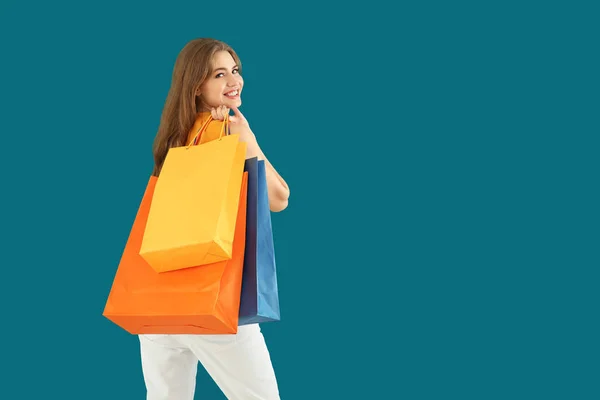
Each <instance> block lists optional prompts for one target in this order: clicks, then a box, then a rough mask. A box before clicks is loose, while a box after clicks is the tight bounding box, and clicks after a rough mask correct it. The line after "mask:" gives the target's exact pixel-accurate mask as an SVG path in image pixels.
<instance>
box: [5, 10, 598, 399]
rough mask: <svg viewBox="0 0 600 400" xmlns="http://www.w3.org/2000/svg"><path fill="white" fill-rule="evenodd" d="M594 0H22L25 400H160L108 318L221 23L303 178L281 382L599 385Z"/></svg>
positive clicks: (279, 144)
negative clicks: (165, 127) (175, 128)
mask: <svg viewBox="0 0 600 400" xmlns="http://www.w3.org/2000/svg"><path fill="white" fill-rule="evenodd" d="M411 4H413V3H411ZM569 4H571V3H569ZM575 4H576V3H573V5H572V6H571V5H567V4H566V3H565V4H563V5H560V3H558V2H556V3H553V2H550V3H548V2H536V3H533V2H514V4H513V5H511V4H510V2H508V3H507V2H502V3H497V4H496V3H494V4H491V3H489V4H488V3H482V2H458V3H457V2H425V3H421V2H419V3H414V5H403V4H397V5H395V6H394V5H392V3H391V2H388V3H384V2H377V1H376V2H373V1H370V2H362V3H355V4H351V3H344V4H343V5H342V4H340V5H337V6H336V5H333V4H331V5H330V4H329V3H326V2H319V3H315V4H311V3H310V2H308V3H307V2H304V3H289V4H286V3H282V2H279V3H274V2H273V3H272V4H270V5H268V4H265V3H262V2H261V3H258V2H198V1H195V2H170V3H168V5H162V6H160V5H158V3H157V4H153V3H148V2H123V3H119V2H115V1H105V2H101V3H85V2H74V1H69V2H67V1H56V2H41V1H37V2H17V1H4V2H2V5H0V68H1V73H0V92H1V104H0V113H1V117H0V121H1V133H2V135H1V137H2V144H1V147H0V148H1V149H2V156H1V157H0V165H1V167H2V172H3V175H2V185H1V187H2V196H1V198H2V207H1V210H2V232H3V235H2V240H1V246H2V251H1V253H0V254H2V260H1V264H2V271H3V273H2V278H1V279H2V282H3V290H2V291H0V300H1V302H0V303H1V304H2V308H1V310H2V326H3V327H2V341H3V344H4V345H5V348H4V349H3V363H4V365H5V368H4V371H5V372H3V373H2V383H3V385H2V393H3V397H6V398H12V399H37V398H45V397H47V396H54V395H56V396H57V397H58V398H60V399H90V400H92V399H108V398H111V399H112V398H114V399H143V398H144V384H143V380H142V375H141V368H140V360H139V350H138V340H137V337H135V336H131V335H129V334H127V333H126V332H124V331H123V330H121V329H120V328H118V327H117V326H115V325H114V324H112V323H111V322H110V321H108V320H106V319H104V318H103V317H102V316H101V314H102V310H103V307H104V302H105V301H106V296H107V295H108V291H109V289H110V285H111V282H112V279H113V276H114V273H115V271H116V268H117V265H118V261H119V259H120V257H121V252H122V250H123V247H124V245H125V242H126V239H127V236H128V234H129V230H130V228H131V224H132V222H133V219H134V217H135V213H136V211H137V207H138V205H139V201H140V199H141V196H142V194H143V191H144V188H145V185H146V183H147V179H148V175H149V174H150V172H151V169H152V161H153V160H152V154H151V150H152V141H153V139H154V135H155V132H156V129H157V127H158V123H159V119H160V114H161V110H162V107H163V104H164V100H165V97H166V95H167V91H168V88H169V85H170V79H171V72H172V68H173V63H174V61H175V58H176V56H177V54H178V52H179V51H180V50H181V48H182V47H183V46H184V45H185V43H186V42H187V41H189V40H191V39H193V38H196V37H204V36H208V37H214V38H218V39H221V40H224V41H226V42H228V43H229V44H231V45H232V46H233V47H234V48H235V49H236V50H237V52H238V53H239V55H240V57H241V59H242V62H243V76H244V78H245V81H246V86H245V89H244V93H243V102H244V104H243V106H242V109H241V110H242V112H243V113H244V114H245V116H246V117H247V118H248V120H249V121H250V123H251V126H252V128H253V130H254V132H255V133H256V135H257V138H258V140H259V143H260V144H261V146H262V148H263V150H264V152H265V153H266V155H267V157H268V158H269V159H270V161H271V162H272V163H273V165H274V166H275V167H276V168H277V169H278V171H279V172H280V173H281V175H282V176H283V177H284V178H285V179H286V180H287V182H288V183H289V185H290V188H291V198H290V205H289V207H288V209H287V210H285V211H284V212H282V213H279V214H273V216H272V222H273V229H274V242H275V249H276V252H277V268H278V269H277V273H278V283H279V289H280V306H281V321H280V322H277V323H269V324H264V325H263V332H264V334H265V337H266V339H267V343H268V345H269V348H270V351H271V355H272V359H273V363H274V366H275V369H276V373H277V376H278V379H279V384H280V388H281V393H282V398H283V399H285V400H294V399H327V400H330V399H396V398H398V399H411V400H416V399H435V400H440V399H461V400H467V399H476V400H481V399H486V400H488V399H502V400H505V399H527V400H530V399H545V400H547V399H578V400H580V399H592V398H595V399H597V398H599V397H600V393H599V390H598V385H597V378H598V372H599V371H598V366H597V365H598V364H597V360H598V351H597V349H598V347H597V345H596V344H595V343H596V342H597V338H598V330H597V326H596V322H595V321H596V319H597V315H598V304H600V302H599V301H598V295H597V282H598V276H597V273H596V272H594V271H596V270H597V267H598V265H600V263H599V262H598V257H597V251H596V250H597V246H598V239H599V238H598V230H597V227H598V221H597V213H596V212H593V213H592V212H590V211H589V210H592V211H595V210H596V209H597V205H598V200H597V195H596V186H597V182H598V176H597V172H598V170H600V169H599V168H598V165H597V159H598V156H597V149H598V145H597V141H595V139H594V138H595V137H597V134H598V132H599V131H600V130H599V129H598V124H597V113H598V97H597V96H598V90H597V89H598V88H597V85H595V83H594V82H596V83H597V71H598V70H599V68H598V63H597V48H598V43H597V38H598V37H600V35H599V33H598V24H597V21H596V19H594V16H595V15H597V10H593V9H592V7H591V6H584V5H583V4H577V5H575ZM592 78H594V79H592ZM592 117H593V118H592ZM592 134H593V136H592ZM592 250H594V251H592ZM592 267H593V268H594V269H593V270H592ZM197 391H198V398H202V399H223V398H224V397H223V396H222V395H221V394H220V392H219V390H218V388H217V387H216V385H215V384H214V383H213V382H212V381H211V380H210V379H209V377H208V376H207V375H206V373H204V372H203V370H202V369H200V373H199V375H198V384H197Z"/></svg>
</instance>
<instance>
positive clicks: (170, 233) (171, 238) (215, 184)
mask: <svg viewBox="0 0 600 400" xmlns="http://www.w3.org/2000/svg"><path fill="white" fill-rule="evenodd" d="M209 121H210V119H209ZM227 121H228V119H226V121H224V122H223V131H225V126H226V125H227ZM199 134H201V133H200V132H199ZM245 159H246V143H244V142H241V141H240V140H239V135H237V134H236V135H224V136H221V137H220V138H219V139H216V140H212V141H210V142H207V143H203V144H199V145H193V143H189V144H188V145H187V146H180V147H173V148H171V149H169V152H168V153H167V156H166V158H165V161H164V163H163V167H162V170H161V173H160V176H159V177H158V180H157V182H156V187H155V189H154V196H153V198H152V203H151V206H150V211H149V214H148V220H147V224H146V229H145V231H144V236H143V240H142V245H141V248H140V255H141V256H142V257H143V258H144V260H146V262H148V264H149V265H150V266H151V267H152V268H153V269H154V270H155V271H157V272H166V271H174V270H178V269H183V268H189V267H195V266H199V265H205V264H210V263H214V262H217V261H223V260H228V259H231V257H232V246H233V236H234V232H235V224H236V214H237V210H238V202H239V197H240V187H241V182H242V174H243V172H244V161H245Z"/></svg>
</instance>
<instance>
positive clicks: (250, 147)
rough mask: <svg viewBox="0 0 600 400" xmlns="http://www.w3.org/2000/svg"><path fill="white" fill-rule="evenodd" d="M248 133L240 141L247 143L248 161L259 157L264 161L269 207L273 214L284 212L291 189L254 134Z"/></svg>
mask: <svg viewBox="0 0 600 400" xmlns="http://www.w3.org/2000/svg"><path fill="white" fill-rule="evenodd" d="M248 131H249V132H244V134H243V135H240V139H241V140H243V141H245V142H246V143H247V148H246V159H248V158H252V157H257V158H258V159H259V160H264V162H265V167H266V168H265V170H266V175H267V188H268V192H269V207H270V209H271V211H273V212H280V211H283V210H285V208H286V207H287V206H288V199H289V197H290V188H289V187H288V185H287V183H286V182H285V180H284V179H283V178H282V177H281V175H279V173H278V172H277V170H276V169H275V168H274V167H273V165H272V164H271V163H270V162H269V160H268V159H267V157H266V156H265V154H264V153H263V151H262V150H261V148H260V146H259V145H258V141H257V140H256V136H255V135H254V133H253V132H252V131H251V130H249V129H248Z"/></svg>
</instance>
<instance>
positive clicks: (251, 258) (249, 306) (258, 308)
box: [238, 157, 280, 326]
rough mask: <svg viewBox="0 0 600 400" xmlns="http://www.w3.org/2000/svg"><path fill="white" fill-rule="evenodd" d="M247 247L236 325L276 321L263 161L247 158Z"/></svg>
mask: <svg viewBox="0 0 600 400" xmlns="http://www.w3.org/2000/svg"><path fill="white" fill-rule="evenodd" d="M244 171H247V172H248V200H247V207H248V209H247V213H246V251H245V255H244V273H243V278H242V293H241V298H240V315H239V321H238V325H240V326H241V325H247V324H254V323H261V322H270V321H279V320H280V315H279V292H278V289H277V271H276V265H275V249H274V246H273V229H272V226H271V210H270V209H269V197H268V191H267V176H266V169H265V162H264V161H263V160H258V158H256V157H253V158H250V159H248V160H246V163H245V166H244Z"/></svg>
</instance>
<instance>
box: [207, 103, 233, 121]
mask: <svg viewBox="0 0 600 400" xmlns="http://www.w3.org/2000/svg"><path fill="white" fill-rule="evenodd" d="M228 113H229V109H228V108H227V106H219V107H217V108H211V110H210V114H211V115H212V117H213V119H216V120H219V121H223V120H224V119H225V116H226V115H227V114H228Z"/></svg>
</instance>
